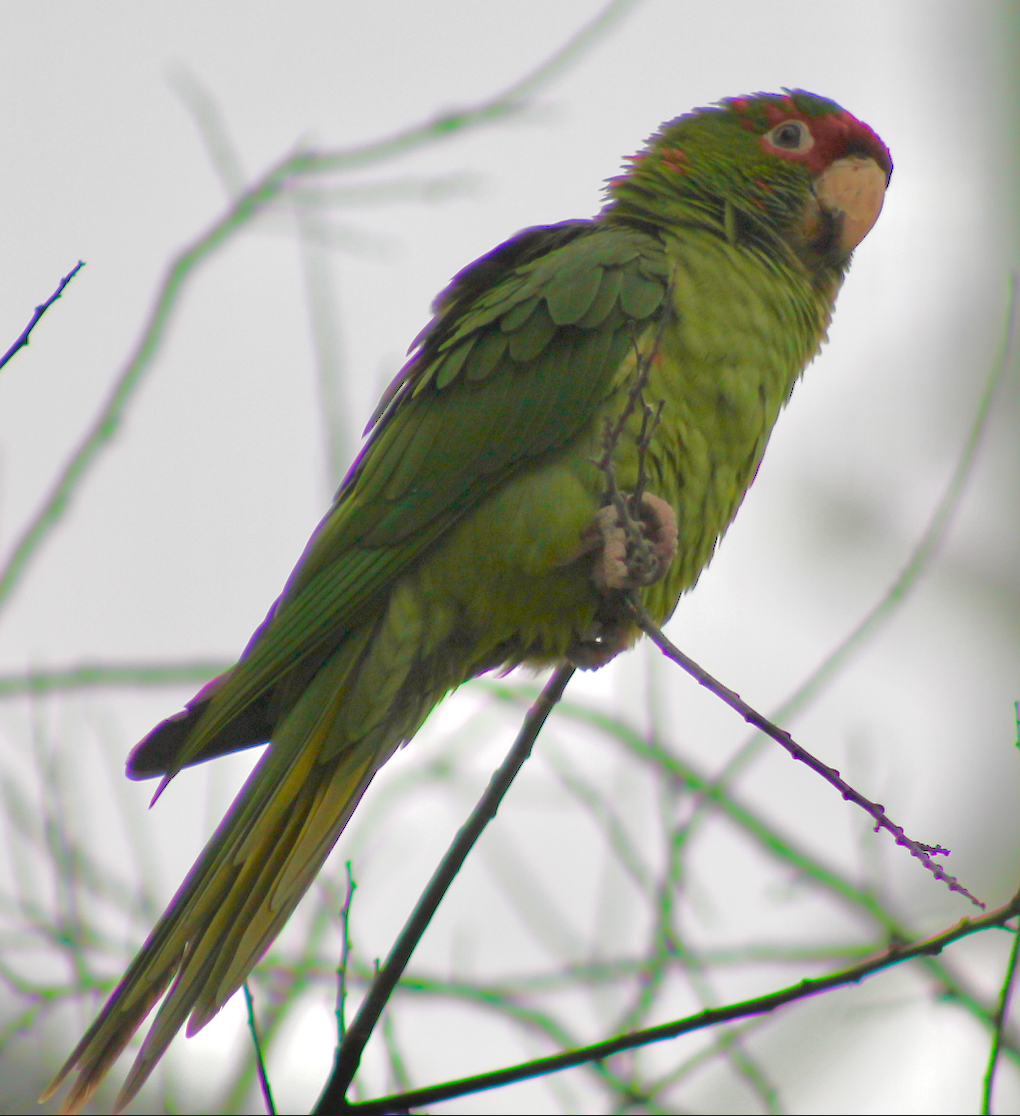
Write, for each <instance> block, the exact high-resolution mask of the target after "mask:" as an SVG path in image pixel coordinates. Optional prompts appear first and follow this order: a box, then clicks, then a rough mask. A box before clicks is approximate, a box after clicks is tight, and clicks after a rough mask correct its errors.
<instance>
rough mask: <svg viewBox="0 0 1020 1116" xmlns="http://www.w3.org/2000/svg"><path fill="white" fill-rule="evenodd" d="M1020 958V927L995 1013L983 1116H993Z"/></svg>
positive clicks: (986, 1074)
mask: <svg viewBox="0 0 1020 1116" xmlns="http://www.w3.org/2000/svg"><path fill="white" fill-rule="evenodd" d="M1018 957H1020V925H1018V926H1017V928H1016V929H1015V930H1014V931H1013V948H1012V950H1011V951H1010V954H1009V964H1008V965H1007V966H1006V975H1005V977H1003V981H1002V993H1001V995H1000V997H999V1010H998V1011H997V1012H996V1013H995V1028H994V1030H993V1031H992V1049H991V1052H990V1053H989V1055H988V1070H987V1072H986V1073H985V1090H984V1097H983V1099H982V1103H981V1116H991V1112H992V1089H993V1087H994V1085H995V1071H996V1069H997V1068H998V1065H999V1054H1000V1052H1001V1050H1002V1038H1003V1035H1004V1034H1005V1031H1006V1018H1007V1016H1008V1015H1009V1000H1010V996H1011V994H1012V991H1013V984H1014V982H1015V980H1016V972H1017V960H1018Z"/></svg>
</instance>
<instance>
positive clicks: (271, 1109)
mask: <svg viewBox="0 0 1020 1116" xmlns="http://www.w3.org/2000/svg"><path fill="white" fill-rule="evenodd" d="M241 987H242V988H243V989H244V1004H245V1007H246V1008H247V1010H248V1030H249V1031H251V1041H252V1045H253V1046H254V1047H255V1069H256V1071H257V1072H258V1075H259V1087H260V1088H261V1090H262V1099H263V1100H264V1101H265V1102H266V1111H267V1112H268V1113H269V1116H276V1105H275V1104H273V1091H272V1089H270V1087H269V1076H268V1074H267V1073H266V1059H265V1057H264V1056H263V1053H262V1041H261V1039H259V1029H258V1027H257V1025H256V1023H255V1001H254V1000H253V999H252V996H251V989H250V988H249V987H248V982H247V981H245V982H244V984H243V985H241Z"/></svg>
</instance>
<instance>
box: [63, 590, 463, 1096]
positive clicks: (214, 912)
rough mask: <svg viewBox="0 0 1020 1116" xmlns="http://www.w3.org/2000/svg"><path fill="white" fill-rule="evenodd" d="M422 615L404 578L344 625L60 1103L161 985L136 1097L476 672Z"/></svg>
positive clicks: (104, 1018) (237, 981)
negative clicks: (368, 619)
mask: <svg viewBox="0 0 1020 1116" xmlns="http://www.w3.org/2000/svg"><path fill="white" fill-rule="evenodd" d="M428 616H429V608H428V604H427V602H426V601H425V600H423V599H422V596H421V595H420V594H419V593H418V592H417V591H416V588H415V587H414V585H413V584H412V582H411V581H410V580H405V581H403V582H398V583H397V585H395V586H394V587H393V589H392V590H391V592H390V596H389V598H388V601H387V604H386V607H385V609H384V610H383V611H382V614H381V615H377V617H376V619H375V621H374V622H372V623H368V624H366V626H365V627H363V628H361V629H360V630H358V631H357V632H354V633H351V635H350V636H349V637H348V638H347V640H346V641H345V642H344V643H343V644H342V645H341V646H340V648H339V649H338V650H336V651H335V652H334V654H333V655H332V657H331V658H329V659H328V660H327V661H326V662H324V663H323V664H322V665H321V666H320V667H319V668H318V671H317V673H315V675H314V677H311V678H310V679H309V680H308V682H307V685H306V688H305V689H304V692H303V693H302V694H301V696H300V697H299V698H298V699H297V700H296V702H295V703H294V704H293V707H292V708H290V709H289V711H288V712H287V713H286V715H285V716H283V718H282V720H281V721H280V723H279V724H278V725H276V726H275V728H274V729H273V733H272V740H271V743H270V746H269V748H268V749H267V751H266V752H265V754H264V755H263V756H262V758H261V759H260V760H259V762H258V764H257V765H256V767H255V769H254V770H253V771H252V773H251V775H250V777H249V778H248V781H247V782H246V783H245V785H244V787H243V788H242V790H241V793H240V794H239V795H238V796H237V798H236V799H235V801H234V804H233V805H232V806H231V808H230V810H229V812H228V813H227V816H226V817H225V818H224V819H223V821H222V822H221V824H220V826H219V827H218V829H217V830H216V832H215V833H214V834H213V836H212V838H211V839H210V841H209V843H208V845H207V846H206V848H205V850H204V851H203V853H202V855H201V856H200V857H199V859H198V862H197V863H196V864H195V866H194V867H193V868H192V870H191V871H190V872H189V873H188V876H187V878H186V879H185V881H184V883H183V884H182V885H181V887H180V889H179V890H178V892H177V894H176V895H175V896H174V898H173V899H172V900H171V902H170V904H169V906H168V907H167V909H166V911H165V912H164V914H163V916H162V918H161V919H160V920H159V922H158V923H157V924H156V927H155V928H154V930H153V932H152V933H151V934H150V935H149V938H148V940H147V941H146V943H145V945H144V946H143V947H142V949H141V951H140V952H139V954H138V956H137V957H136V958H135V960H134V961H133V962H132V964H131V966H130V967H129V968H128V971H127V973H126V974H125V975H124V978H123V980H122V981H121V982H120V984H119V985H118V986H117V988H116V989H115V991H114V992H113V994H112V996H111V997H110V999H109V1000H108V1001H107V1003H106V1005H105V1007H104V1008H103V1010H102V1012H101V1013H100V1015H99V1017H98V1018H97V1019H96V1021H95V1022H94V1023H93V1024H92V1026H91V1027H90V1028H89V1030H88V1032H87V1033H86V1034H85V1036H84V1038H83V1039H82V1040H81V1042H80V1043H79V1044H78V1046H77V1047H76V1048H75V1050H74V1052H73V1053H72V1054H71V1056H70V1058H68V1060H67V1062H66V1064H65V1065H64V1067H63V1068H62V1069H61V1071H60V1073H59V1074H58V1076H57V1078H56V1079H55V1081H54V1082H53V1084H52V1085H51V1086H50V1088H49V1090H48V1091H47V1093H46V1096H49V1095H51V1094H52V1093H53V1091H54V1090H55V1089H56V1088H57V1087H58V1086H59V1085H60V1083H61V1081H62V1080H63V1079H64V1078H65V1077H66V1076H67V1075H68V1074H69V1073H71V1072H72V1071H73V1070H75V1069H77V1070H78V1077H77V1080H76V1081H75V1083H74V1085H73V1087H72V1088H71V1091H70V1094H69V1096H68V1098H67V1101H66V1102H65V1105H64V1109H63V1111H64V1112H68V1113H71V1112H77V1111H78V1110H79V1108H80V1107H81V1106H82V1105H83V1104H84V1103H85V1102H86V1101H87V1100H88V1098H89V1097H90V1096H91V1095H92V1093H93V1092H94V1091H95V1090H96V1088H97V1087H98V1085H99V1082H100V1081H101V1080H102V1078H103V1076H104V1074H105V1073H106V1071H107V1070H108V1069H109V1068H110V1066H111V1065H112V1063H113V1062H114V1061H115V1060H116V1058H117V1057H118V1056H119V1055H120V1053H121V1052H122V1051H123V1049H124V1047H125V1046H126V1045H127V1043H128V1042H129V1040H130V1038H131V1036H132V1035H133V1034H134V1032H135V1031H136V1030H137V1029H138V1027H139V1026H140V1025H141V1023H142V1022H143V1020H144V1019H145V1017H146V1016H147V1015H148V1013H149V1011H150V1010H151V1009H152V1007H153V1006H154V1004H155V1003H156V1002H157V1001H158V1000H159V998H160V997H161V996H162V995H163V993H164V991H165V990H166V989H167V987H168V986H169V987H170V991H169V992H168V993H167V995H166V997H165V999H164V1000H163V1003H162V1005H161V1006H160V1008H159V1010H158V1011H157V1013H156V1017H155V1019H154V1020H153V1022H152V1026H151V1027H150V1029H149V1032H148V1034H147V1035H146V1036H145V1040H144V1041H143V1043H142V1046H141V1049H140V1051H139V1053H138V1055H137V1057H136V1059H135V1062H134V1065H133V1066H132V1068H131V1070H130V1072H129V1074H128V1076H127V1079H126V1081H125V1082H124V1087H123V1089H122V1090H121V1092H120V1095H119V1096H118V1097H117V1101H116V1106H115V1111H118V1112H119V1111H120V1110H121V1109H122V1108H123V1107H124V1106H125V1105H126V1104H128V1102H129V1101H130V1100H131V1099H132V1097H134V1096H135V1094H136V1093H137V1092H138V1090H139V1089H140V1088H141V1087H142V1085H143V1084H144V1083H145V1080H146V1078H147V1077H148V1076H149V1074H150V1073H151V1072H152V1070H153V1068H154V1067H155V1065H156V1063H157V1062H158V1061H159V1059H160V1058H161V1057H162V1055H163V1053H164V1051H165V1050H166V1048H167V1046H168V1045H169V1044H170V1041H171V1040H172V1039H173V1037H174V1035H175V1034H176V1033H177V1032H178V1031H179V1030H180V1028H181V1027H182V1026H183V1025H184V1023H185V1021H187V1033H188V1034H189V1035H193V1034H195V1032H196V1031H198V1030H200V1029H201V1028H202V1027H204V1026H205V1024H206V1023H208V1022H209V1020H210V1019H212V1017H213V1016H214V1015H215V1014H216V1013H217V1012H218V1011H219V1010H220V1008H221V1007H222V1006H223V1005H224V1004H225V1003H226V1001H227V1000H228V999H229V998H230V997H231V996H232V995H233V994H234V992H236V991H237V989H238V988H239V987H240V986H241V984H242V983H243V982H244V981H245V979H246V978H247V976H248V974H249V972H250V971H251V970H252V968H253V967H254V965H255V964H256V963H257V961H258V960H259V958H260V957H261V956H262V954H263V952H264V951H265V950H266V949H267V948H268V946H269V944H270V943H271V942H272V940H273V939H274V938H275V937H276V935H277V934H278V933H279V932H280V930H281V929H282V928H283V924H284V923H285V922H286V921H287V919H288V918H289V917H290V915H291V913H292V912H293V910H294V908H295V907H296V906H297V904H298V902H299V900H300V899H301V897H302V895H304V893H305V891H306V890H307V889H308V887H309V885H310V884H311V882H312V880H313V879H314V878H315V876H316V874H317V873H318V872H319V870H320V868H321V867H322V864H323V862H324V861H325V859H326V857H327V856H328V855H329V852H330V850H331V849H332V847H333V845H334V844H335V842H336V839H337V838H338V837H339V835H340V833H341V831H342V830H343V828H344V826H345V825H346V824H347V821H348V819H349V818H350V816H351V813H352V812H353V810H354V808H355V806H357V804H358V802H359V800H360V799H361V796H362V794H364V792H365V789H366V788H367V787H368V784H369V783H370V782H371V780H372V778H373V776H374V775H375V773H376V772H377V771H378V770H379V768H380V767H381V766H382V765H383V764H384V763H385V762H386V760H388V759H389V758H390V756H391V755H392V754H393V752H394V751H395V749H396V748H397V747H399V745H400V744H402V743H403V742H404V741H405V740H408V739H409V738H410V737H411V736H412V735H413V734H414V733H415V732H416V731H417V730H418V728H419V727H420V726H421V723H422V721H424V719H425V717H426V716H427V714H428V712H429V710H430V709H431V708H432V706H433V705H434V704H435V702H436V701H438V700H439V698H440V697H441V696H442V695H443V693H445V692H446V690H447V689H449V688H450V686H452V685H456V684H457V683H458V682H459V681H461V680H462V678H464V677H468V676H469V675H470V674H471V673H472V670H471V669H470V667H469V666H468V665H467V663H461V662H460V661H459V659H458V658H457V656H456V655H454V656H453V659H452V660H451V659H450V654H449V653H450V650H451V647H450V645H449V644H447V645H446V646H445V647H444V639H448V638H450V636H451V634H452V631H453V627H454V626H453V621H452V618H451V617H447V616H446V615H445V614H443V615H442V616H440V617H438V618H437V617H431V621H430V627H429V630H428V633H426V631H425V621H424V618H426V617H428ZM426 634H427V635H428V638H426ZM439 661H442V662H443V664H444V668H443V669H442V670H439V671H438V672H437V670H436V663H437V662H439ZM462 671H463V672H462ZM158 731H159V730H157V732H158ZM199 731H201V729H199ZM171 982H172V983H171Z"/></svg>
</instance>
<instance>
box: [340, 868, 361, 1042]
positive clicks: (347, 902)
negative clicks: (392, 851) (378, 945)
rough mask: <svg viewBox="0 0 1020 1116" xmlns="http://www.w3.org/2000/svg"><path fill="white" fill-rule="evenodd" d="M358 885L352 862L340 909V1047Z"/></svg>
mask: <svg viewBox="0 0 1020 1116" xmlns="http://www.w3.org/2000/svg"><path fill="white" fill-rule="evenodd" d="M357 886H358V885H357V884H356V883H355V882H354V876H353V875H352V874H351V862H350V861H349V860H348V861H347V894H346V895H345V896H344V905H343V906H342V907H341V908H340V933H341V934H342V935H343V938H342V940H341V942H340V964H339V965H338V966H337V970H336V1041H337V1046H339V1045H340V1044H341V1043H342V1042H343V1041H344V1035H345V1034H346V1033H347V1015H346V1011H347V966H348V964H349V963H350V960H351V901H352V900H353V899H354V889H355V888H356V887H357Z"/></svg>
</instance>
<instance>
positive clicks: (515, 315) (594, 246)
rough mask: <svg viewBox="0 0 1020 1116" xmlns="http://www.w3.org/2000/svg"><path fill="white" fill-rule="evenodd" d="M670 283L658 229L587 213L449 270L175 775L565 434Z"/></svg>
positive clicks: (587, 411)
mask: <svg viewBox="0 0 1020 1116" xmlns="http://www.w3.org/2000/svg"><path fill="white" fill-rule="evenodd" d="M665 288H666V263H665V258H664V254H663V248H662V244H661V242H660V241H659V240H658V239H657V238H656V237H653V236H650V235H648V234H646V233H643V232H639V231H637V230H633V229H627V228H622V227H620V226H615V227H613V226H605V225H601V224H599V223H598V222H592V221H571V222H566V223H564V224H562V225H553V226H548V227H541V228H535V229H527V230H525V231H523V232H521V233H519V234H518V235H517V236H516V237H514V238H513V239H512V240H510V241H508V242H506V243H505V244H504V245H502V246H500V247H499V248H497V249H496V250H495V251H494V252H492V253H490V254H489V255H488V256H484V257H482V259H480V260H478V261H477V262H476V263H474V264H472V265H471V266H470V267H469V268H466V269H465V270H464V271H462V272H461V273H460V274H459V275H457V276H456V277H455V278H454V280H453V282H452V283H451V284H450V286H449V287H448V288H447V290H446V291H444V292H443V294H442V295H440V297H439V298H438V299H437V301H436V304H435V307H434V309H435V310H436V315H435V317H434V318H433V320H432V321H431V322H430V324H429V325H428V326H427V327H426V329H425V330H424V331H423V333H422V334H421V335H420V336H419V337H418V338H417V339H416V341H415V346H417V348H416V349H415V352H414V355H413V356H412V357H411V359H410V360H409V361H408V363H407V365H406V366H405V367H404V369H403V370H402V372H401V373H400V375H399V376H398V377H397V379H396V380H395V381H394V383H393V384H392V385H391V387H390V389H389V391H388V392H387V394H386V396H384V400H383V403H382V405H381V408H380V411H379V412H377V415H376V417H375V418H374V419H373V423H372V424H370V426H371V427H372V430H371V436H370V438H369V441H368V442H367V444H366V445H365V447H364V449H363V451H362V452H361V454H360V455H359V457H358V459H357V460H356V461H355V463H354V465H353V466H352V468H351V471H350V473H349V474H348V476H347V479H346V480H345V481H344V483H343V485H342V486H341V488H340V491H339V492H338V494H337V497H336V500H335V502H334V505H333V507H332V509H331V510H330V512H329V514H328V515H327V516H326V518H325V519H324V520H323V521H322V523H321V524H320V525H319V527H318V529H317V531H316V533H315V534H314V535H313V536H312V539H311V541H310V542H309V544H308V547H307V548H306V550H305V552H304V554H303V555H302V557H301V560H300V561H299V563H298V565H297V567H296V568H295V570H294V572H293V574H292V575H291V578H290V580H289V582H288V584H287V586H286V588H285V589H284V592H283V595H282V596H281V597H280V599H279V601H278V602H277V603H276V605H275V606H274V609H273V611H272V612H271V613H270V615H269V617H268V618H267V620H266V622H265V623H264V624H263V625H262V627H261V628H260V629H259V630H258V631H257V632H256V633H255V635H254V636H253V637H252V640H251V642H250V643H249V645H248V647H247V649H246V650H245V653H244V655H243V656H242V658H241V660H240V662H239V663H238V665H237V666H236V667H235V668H234V669H233V670H232V671H231V672H230V674H229V676H228V677H227V679H226V680H225V682H224V683H223V685H222V686H221V687H220V688H219V689H218V690H217V691H216V693H215V695H214V696H213V699H212V702H211V704H210V707H209V709H208V711H207V712H206V713H205V715H204V716H203V717H202V719H201V721H200V723H199V725H198V727H197V728H196V730H195V732H193V733H192V734H191V736H190V737H189V739H188V741H187V744H186V746H185V747H184V749H183V750H182V752H181V755H180V756H179V760H178V762H177V763H176V764H175V765H174V767H173V769H172V771H171V772H170V774H172V773H173V771H176V770H179V768H180V767H183V766H185V765H186V764H187V763H188V762H190V760H191V759H193V758H194V757H196V756H197V754H198V753H199V752H200V751H202V749H203V747H205V746H206V745H207V744H208V743H209V742H210V741H211V740H212V739H213V737H215V736H216V734H217V733H218V732H220V731H221V730H223V729H224V728H225V727H226V726H227V725H228V724H229V723H230V722H231V721H232V720H233V719H234V718H235V717H238V716H239V715H240V714H242V713H243V712H244V710H245V709H246V708H247V707H249V706H250V705H251V704H252V703H253V702H255V701H257V700H258V699H259V698H260V697H261V696H262V695H264V694H266V693H267V691H269V690H270V689H272V688H273V687H274V686H276V685H277V684H278V683H279V682H280V681H281V679H283V678H285V677H286V676H288V674H292V673H294V672H297V673H298V674H300V675H301V677H302V678H303V679H304V680H305V681H307V679H308V677H309V672H310V671H311V672H314V669H317V665H318V664H320V663H321V662H322V661H323V660H324V659H325V658H326V657H327V656H328V655H329V654H330V653H331V652H332V651H333V650H334V649H335V648H336V647H337V646H339V644H340V643H341V642H342V641H343V640H344V639H345V638H346V637H347V635H348V634H349V632H350V631H351V630H352V628H353V627H354V626H356V625H357V624H358V623H359V622H360V621H363V620H364V619H366V618H367V617H369V616H370V615H371V614H372V612H373V611H374V610H375V609H378V607H379V605H380V601H381V600H382V599H384V597H385V594H386V592H387V590H388V589H389V587H390V586H391V585H392V584H393V582H394V580H395V579H396V578H397V577H398V576H399V575H400V573H401V572H402V571H403V570H404V569H405V568H406V567H407V566H408V565H409V564H410V563H412V562H414V561H415V559H416V558H417V557H418V556H419V555H421V554H422V552H423V551H424V550H425V549H426V548H427V547H429V546H430V545H431V544H432V543H433V542H434V541H435V540H436V539H437V538H438V537H439V536H441V535H442V534H443V533H444V532H446V531H448V530H449V528H450V526H451V525H452V524H453V523H454V522H456V520H457V519H459V518H460V517H461V516H462V515H464V514H465V513H467V512H468V511H470V509H471V508H472V507H474V506H475V505H476V504H477V503H478V502H479V501H480V500H482V499H484V498H485V496H486V495H487V494H489V493H490V492H492V491H493V490H494V489H495V488H497V487H498V486H499V485H500V484H501V483H502V482H503V481H504V480H505V479H506V478H507V477H508V476H510V475H512V474H513V473H514V472H515V471H516V470H519V469H521V468H523V467H525V466H528V465H532V464H534V463H536V462H538V461H540V460H541V459H542V458H543V457H544V456H546V455H548V454H551V453H553V452H555V451H557V450H559V449H561V448H563V447H564V446H566V445H567V444H569V442H570V441H571V440H572V439H573V438H575V437H576V436H577V435H578V433H579V432H580V431H581V430H582V429H583V427H584V426H585V424H586V423H587V422H589V421H590V420H591V417H592V415H593V413H594V411H595V409H596V408H597V406H598V404H599V402H600V401H601V399H602V398H603V397H604V396H605V394H606V393H607V391H608V390H609V385H610V383H611V380H612V376H613V373H614V371H615V370H616V368H617V367H618V366H619V364H620V362H621V361H622V360H623V359H624V357H625V355H626V352H627V349H628V347H629V346H630V345H631V344H632V337H633V334H634V329H633V326H634V324H635V323H641V322H644V321H646V320H648V319H650V318H652V317H654V316H655V315H656V314H657V313H658V312H660V307H661V306H662V302H663V296H664V294H665ZM415 346H412V348H414V347H415ZM302 664H303V667H302ZM301 688H303V686H302V687H301ZM168 777H169V775H168Z"/></svg>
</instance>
